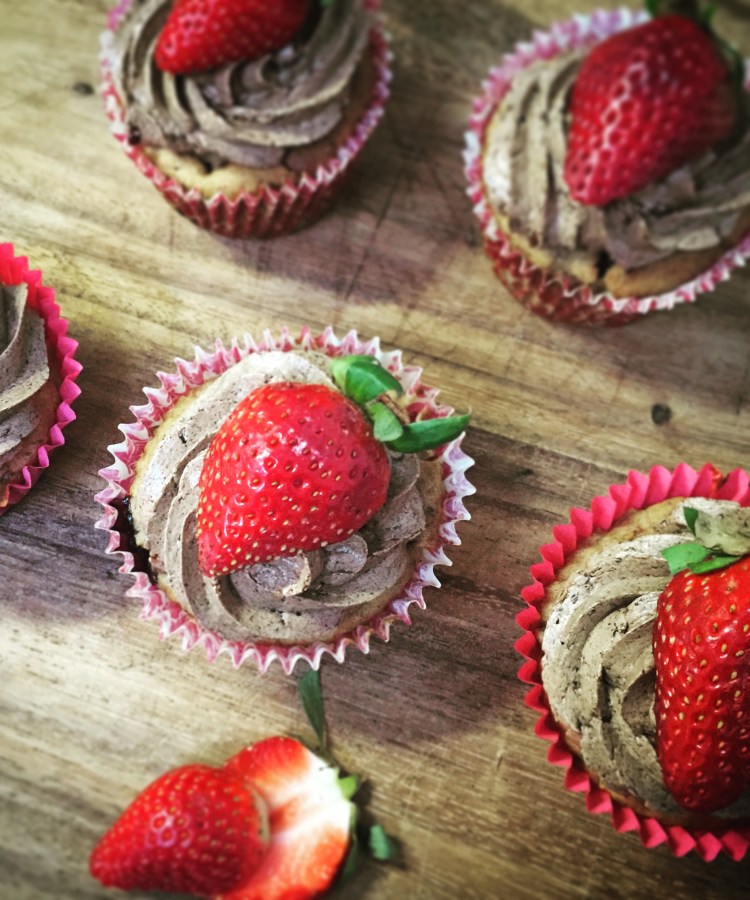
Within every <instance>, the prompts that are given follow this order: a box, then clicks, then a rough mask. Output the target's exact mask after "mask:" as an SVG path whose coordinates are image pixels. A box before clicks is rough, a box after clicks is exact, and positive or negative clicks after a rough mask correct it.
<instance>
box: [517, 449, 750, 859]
mask: <svg viewBox="0 0 750 900" xmlns="http://www.w3.org/2000/svg"><path fill="white" fill-rule="evenodd" d="M669 497H707V498H713V499H720V500H735V501H737V502H739V503H740V504H741V505H742V506H750V479H749V478H748V475H747V473H746V472H745V471H744V470H742V469H735V470H734V471H732V472H730V473H729V475H727V476H726V477H722V476H721V475H720V473H719V472H718V471H717V470H716V469H715V468H714V467H713V466H712V465H705V466H703V468H701V469H700V470H699V471H697V472H696V471H695V470H694V469H692V468H691V467H690V466H689V465H687V464H686V463H680V464H679V465H678V466H677V467H676V468H675V469H674V471H670V470H669V469H665V468H663V467H662V466H655V467H654V468H653V469H651V471H650V472H649V473H648V474H647V475H644V474H642V473H641V472H634V471H633V472H630V473H629V475H628V478H627V481H626V482H625V484H616V485H612V486H611V487H610V488H609V493H608V494H607V495H605V496H599V497H595V498H594V500H593V501H592V503H591V507H590V508H589V509H571V511H570V522H569V523H567V524H564V525H557V526H555V528H553V529H552V534H553V538H554V540H553V541H552V542H551V543H549V544H545V545H544V546H542V547H541V548H540V554H541V557H542V562H539V563H536V564H535V565H533V566H531V574H532V576H533V582H532V583H531V584H530V585H528V586H527V587H526V588H524V590H523V591H522V592H521V595H522V597H523V599H524V600H525V601H526V604H527V608H526V609H525V610H524V611H523V612H521V613H520V614H519V615H518V617H517V620H516V621H517V622H518V624H519V625H520V626H521V627H522V628H523V630H524V634H523V636H522V637H521V638H520V639H519V640H518V642H517V643H516V649H517V650H518V652H519V653H520V654H521V655H522V656H523V657H524V658H525V660H526V662H525V663H524V664H523V665H522V666H521V669H520V670H519V673H518V674H519V678H520V679H521V681H523V682H525V683H526V684H530V685H531V690H529V692H528V694H527V695H526V705H527V706H529V707H530V708H531V709H533V710H536V711H537V712H538V713H539V714H540V715H539V719H538V721H537V724H536V728H535V731H536V733H537V734H538V735H539V736H540V737H542V738H544V740H547V741H549V742H550V744H551V747H550V749H549V753H548V759H549V761H550V762H551V763H552V764H553V765H556V766H562V767H563V768H564V769H565V786H566V787H567V788H568V789H569V790H571V791H578V792H580V793H583V794H585V795H586V808H587V809H588V810H589V812H592V813H609V814H610V816H611V818H612V824H613V825H614V826H615V828H616V829H617V831H620V832H624V831H637V832H638V834H639V835H640V838H641V841H642V842H643V844H644V846H646V847H649V848H651V847H658V846H659V845H660V844H667V846H668V847H669V848H670V849H671V850H672V852H673V853H674V854H675V856H684V855H685V854H687V853H689V852H690V851H695V852H696V853H697V854H698V855H699V856H700V857H701V858H702V859H704V860H706V861H710V860H713V859H715V858H716V856H718V854H719V853H721V852H722V851H723V852H724V853H726V854H727V856H729V857H731V859H733V860H740V859H742V858H743V857H744V855H745V854H746V852H747V849H748V844H750V824H747V825H743V826H733V825H732V824H731V823H729V822H728V823H727V825H726V827H719V828H716V829H713V830H710V831H709V830H699V829H695V828H689V827H682V826H678V825H668V824H664V823H662V822H660V821H659V820H658V819H656V818H653V817H650V816H645V815H642V814H640V813H637V812H635V810H633V809H631V808H630V807H628V806H624V805H623V804H622V803H620V802H618V800H616V799H615V798H613V797H612V796H611V795H610V794H609V792H608V791H606V790H605V789H603V788H602V787H600V786H599V785H598V784H597V783H596V782H595V781H594V780H593V779H592V778H591V777H590V776H589V774H588V773H587V772H586V769H585V767H584V764H583V762H582V760H581V759H580V758H579V757H578V756H576V755H575V754H574V753H573V752H572V751H571V750H570V749H569V748H568V746H567V744H566V742H565V738H564V734H563V729H562V728H561V727H560V725H559V724H558V723H557V722H556V721H555V719H554V717H553V715H552V712H551V710H550V706H549V701H548V700H547V696H546V694H545V692H544V688H543V686H542V678H541V663H542V656H543V654H542V649H541V647H540V645H539V641H538V638H537V634H538V630H539V625H540V623H541V616H540V608H541V607H542V606H543V604H544V601H545V597H546V591H547V586H548V585H549V584H551V583H552V582H553V581H555V579H556V578H557V573H558V572H559V571H560V569H561V568H562V567H563V566H564V565H565V563H566V562H567V560H568V558H569V557H570V556H572V555H573V554H574V553H575V551H576V549H577V547H578V546H579V544H580V543H582V542H584V541H586V540H587V539H588V538H589V537H591V535H592V534H593V533H594V532H606V531H609V529H610V528H612V526H613V525H614V524H616V523H617V522H618V521H619V520H620V519H621V518H622V517H623V516H624V515H625V514H626V513H627V512H628V511H629V510H635V509H644V508H646V507H648V506H652V505H653V504H655V503H661V501H662V500H666V499H667V498H669Z"/></svg>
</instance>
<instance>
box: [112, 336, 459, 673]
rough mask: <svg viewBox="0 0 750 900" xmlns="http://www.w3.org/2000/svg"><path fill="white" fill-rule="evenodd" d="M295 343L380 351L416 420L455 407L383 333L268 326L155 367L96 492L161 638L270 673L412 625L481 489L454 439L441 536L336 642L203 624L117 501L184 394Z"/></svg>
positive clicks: (135, 594) (364, 647) (340, 654)
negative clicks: (296, 641)
mask: <svg viewBox="0 0 750 900" xmlns="http://www.w3.org/2000/svg"><path fill="white" fill-rule="evenodd" d="M294 349H298V350H318V351H320V352H323V353H326V354H327V355H328V356H340V355H345V354H350V353H361V354H365V353H366V354H369V355H370V356H374V357H376V358H377V359H378V360H379V361H380V363H381V364H382V365H383V366H384V367H385V368H387V369H388V370H389V371H390V372H392V373H393V374H394V375H395V376H396V377H397V378H398V379H399V381H400V382H401V384H402V385H403V387H404V391H405V398H406V401H407V404H408V410H409V414H410V417H411V418H412V419H415V418H434V417H438V416H446V415H450V414H451V413H452V410H451V409H450V408H449V407H446V406H441V405H439V404H438V402H437V393H438V392H437V390H436V389H434V388H431V387H428V386H427V385H425V384H423V383H422V381H421V369H419V368H416V367H414V366H406V365H404V363H403V361H402V358H401V352H400V351H398V350H396V351H392V352H388V351H384V350H381V349H380V341H379V339H378V338H373V339H372V340H369V341H363V340H361V339H360V338H359V337H358V336H357V333H356V332H355V331H350V332H349V333H348V334H346V335H344V337H343V338H338V337H337V336H336V334H335V333H334V332H333V329H331V328H327V329H326V330H325V331H324V332H323V333H322V334H320V335H315V334H313V333H312V332H311V331H310V330H309V329H307V328H305V329H304V330H303V331H302V332H301V334H300V335H299V336H298V337H293V336H292V335H291V334H290V333H289V332H288V331H287V330H286V329H284V330H282V332H281V334H280V335H279V336H278V337H274V336H273V335H272V334H271V333H270V332H268V331H266V332H264V334H263V337H262V338H261V339H260V340H258V341H256V340H255V339H254V338H253V337H252V336H251V335H249V334H245V335H244V336H243V337H242V338H241V339H239V340H238V339H236V338H235V339H233V340H232V342H231V344H230V345H229V346H228V347H226V346H225V345H224V344H222V343H221V341H217V342H216V344H215V345H214V348H213V350H212V351H204V350H202V349H200V348H196V349H195V359H194V360H192V361H186V360H183V359H176V360H175V366H176V370H177V371H176V372H175V373H173V374H165V373H163V372H158V373H157V377H158V379H159V381H160V386H159V387H157V388H146V389H144V393H145V394H146V396H147V397H148V403H146V404H145V405H144V406H133V407H131V412H132V413H133V414H134V415H135V421H134V422H130V423H128V424H123V425H120V426H119V428H120V431H122V433H123V434H124V435H125V440H124V441H123V442H122V443H119V444H114V445H112V446H111V447H109V450H110V452H111V453H112V456H113V457H114V463H113V464H112V465H110V466H108V467H107V468H105V469H102V470H101V471H100V473H99V474H100V475H101V476H102V477H103V478H104V479H105V481H106V482H107V487H106V488H105V489H104V490H103V491H101V492H100V493H99V494H98V495H97V497H96V499H97V500H98V502H99V503H101V504H102V506H103V507H104V513H103V515H102V517H101V518H100V519H99V521H98V522H97V523H96V528H99V529H101V530H103V531H106V532H107V533H108V535H109V542H108V546H107V551H106V552H107V553H109V554H112V555H116V556H118V557H120V559H121V564H120V569H119V571H120V572H122V573H123V574H127V575H130V576H132V577H133V579H134V584H133V585H132V587H131V588H130V589H129V590H128V591H127V593H126V596H128V597H131V598H132V599H134V600H135V601H136V602H139V603H140V604H141V606H142V611H141V617H142V618H143V619H154V620H156V621H157V622H159V624H160V626H161V637H162V638H167V637H170V636H171V635H177V636H179V637H180V638H181V639H182V645H183V649H184V650H186V651H187V650H190V649H191V648H192V647H194V646H202V647H203V648H204V650H205V652H206V655H207V657H208V659H209V661H211V662H212V661H213V660H215V659H216V658H217V657H218V656H219V655H220V654H222V653H226V654H227V655H229V657H230V658H231V660H232V662H233V664H234V665H235V666H236V667H238V666H240V665H242V664H243V663H244V662H246V661H248V660H252V661H253V662H255V663H256V664H257V666H258V668H259V669H260V671H261V672H265V671H266V670H267V669H268V667H269V666H270V665H271V663H273V662H274V660H277V661H278V662H279V663H280V664H281V666H282V668H283V669H284V671H285V672H286V673H287V674H290V673H291V672H292V670H293V669H294V666H295V665H296V663H297V662H299V661H302V662H304V663H307V664H308V665H309V666H310V667H311V668H313V669H317V668H318V667H319V666H320V663H321V660H322V658H323V656H324V655H325V654H328V655H330V656H332V657H333V658H334V659H335V660H336V661H337V662H343V661H344V657H345V655H346V650H347V647H349V646H350V645H351V646H354V647H356V648H357V649H359V650H361V651H362V652H363V653H368V652H369V648H370V640H371V639H372V637H378V638H380V639H381V640H383V641H387V640H388V638H389V633H390V627H391V624H392V623H393V622H395V621H401V622H403V623H404V624H406V625H409V624H411V619H410V615H409V608H410V607H411V606H412V605H416V606H417V607H419V608H420V609H425V607H426V604H425V601H424V598H423V595H422V594H423V590H424V588H425V587H428V586H431V587H439V586H440V582H439V581H438V579H437V578H436V577H435V573H434V567H435V566H436V565H445V566H449V565H451V561H450V559H449V558H448V557H447V556H446V554H445V547H446V546H447V545H450V544H455V545H457V544H460V543H461V542H460V540H459V538H458V535H457V534H456V524H457V523H458V522H460V521H462V520H465V519H468V518H470V516H469V513H468V512H467V511H466V508H465V507H464V503H463V500H464V497H467V496H469V495H470V494H473V493H474V488H473V487H472V485H471V484H470V483H469V481H468V480H467V478H466V475H465V472H466V470H467V469H468V468H469V467H470V466H471V465H473V460H472V459H471V458H470V457H469V456H467V455H466V454H465V453H464V452H463V450H462V449H461V440H462V438H458V439H456V440H455V441H452V442H451V443H450V444H447V445H446V446H445V447H444V448H443V450H442V452H441V455H440V458H441V459H442V467H443V470H442V475H443V484H444V486H445V497H444V500H443V508H442V516H441V521H440V525H439V528H438V529H437V531H438V537H437V538H436V540H435V542H434V543H433V544H432V545H431V546H429V547H426V548H424V549H423V551H422V558H421V560H420V562H419V563H418V565H417V566H416V569H415V572H414V574H413V576H412V578H411V579H410V581H409V582H408V583H407V584H406V585H405V587H404V589H403V590H402V591H401V593H400V595H399V596H398V597H396V598H394V599H393V600H391V601H390V602H389V603H388V604H387V605H386V606H385V607H384V609H383V610H382V611H381V612H379V613H378V614H377V615H376V616H374V617H373V618H372V619H370V620H369V621H367V622H366V623H364V624H361V625H358V626H356V627H355V628H354V629H352V630H351V631H349V632H347V633H346V634H343V635H341V636H339V637H337V638H335V639H334V640H332V641H317V642H314V643H312V644H309V645H291V646H285V645H279V644H271V643H265V642H254V641H232V640H227V639H226V638H223V637H222V636H221V635H220V634H218V633H216V632H214V631H210V630H209V629H207V628H205V627H204V626H203V625H201V624H200V623H199V622H198V621H196V620H195V619H194V618H193V616H192V615H190V613H188V612H186V611H185V610H184V609H183V608H182V607H181V606H179V605H178V604H177V603H175V602H173V601H171V600H170V599H169V598H168V597H167V596H166V594H165V593H164V592H163V591H162V590H161V589H160V588H158V587H156V586H155V585H154V584H153V583H152V582H151V581H150V579H149V576H148V574H147V573H146V571H145V569H144V567H143V566H142V565H139V563H138V562H137V560H136V558H135V557H134V554H133V552H131V549H130V548H131V542H132V529H130V528H129V526H128V525H127V524H126V522H125V521H124V517H123V516H122V515H121V514H120V512H119V511H118V508H117V505H118V504H119V503H121V501H122V500H123V499H124V498H126V497H127V496H128V494H129V491H130V486H131V484H132V482H133V478H134V476H135V465H136V463H137V461H138V459H139V458H140V456H141V454H142V453H143V450H144V448H145V446H146V444H147V443H148V442H149V440H150V438H151V436H152V434H153V433H154V431H155V429H156V428H157V426H158V425H159V423H160V422H161V421H162V419H163V417H164V415H165V414H166V413H167V411H168V410H169V409H171V407H172V406H173V405H174V404H175V403H176V402H177V400H179V398H180V397H182V396H183V395H185V394H186V393H188V392H189V391H190V390H191V389H193V388H195V387H197V386H198V385H201V384H203V383H204V382H206V381H208V380H210V379H211V378H214V377H216V375H218V374H220V373H221V372H224V371H225V370H226V369H228V368H230V367H231V366H233V365H235V364H236V363H237V362H239V361H240V360H241V359H243V358H244V357H246V356H249V355H250V354H252V353H258V352H262V351H268V350H284V351H289V350H294Z"/></svg>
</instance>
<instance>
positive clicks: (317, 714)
mask: <svg viewBox="0 0 750 900" xmlns="http://www.w3.org/2000/svg"><path fill="white" fill-rule="evenodd" d="M297 690H298V691H299V696H300V700H301V701H302V706H303V708H304V710H305V713H306V715H307V718H308V720H309V722H310V724H311V725H312V727H313V731H314V732H315V734H316V735H317V737H318V745H319V748H320V750H322V751H325V750H326V748H327V746H328V737H327V735H326V719H325V713H324V712H323V693H322V691H321V689H320V675H319V674H318V672H317V671H316V670H315V669H310V671H309V672H305V674H304V675H303V676H302V678H300V680H299V684H298V685H297Z"/></svg>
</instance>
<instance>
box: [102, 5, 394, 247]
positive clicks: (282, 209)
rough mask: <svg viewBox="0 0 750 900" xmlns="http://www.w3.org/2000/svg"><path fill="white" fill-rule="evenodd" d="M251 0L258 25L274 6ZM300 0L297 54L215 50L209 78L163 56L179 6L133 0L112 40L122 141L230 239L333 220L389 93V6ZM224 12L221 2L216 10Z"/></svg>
mask: <svg viewBox="0 0 750 900" xmlns="http://www.w3.org/2000/svg"><path fill="white" fill-rule="evenodd" d="M180 5H181V3H180V2H178V3H175V4H174V10H173V11H172V15H174V14H176V13H178V12H179V9H178V8H179V7H180ZM182 5H186V4H185V3H184V0H183V2H182ZM187 5H188V6H189V4H187ZM246 5H247V7H248V12H247V15H248V16H250V17H252V19H253V23H254V24H253V29H248V31H254V30H255V22H256V20H257V19H258V15H259V12H258V11H259V10H260V15H262V14H263V9H264V4H259V3H257V2H256V0H246ZM286 5H287V6H288V7H289V8H290V16H291V18H290V19H289V20H288V21H287V22H286V23H285V26H284V27H287V31H286V33H285V34H284V37H283V38H282V40H283V46H274V47H272V48H271V49H264V48H263V46H258V48H254V47H249V48H248V51H247V52H248V53H250V54H251V58H248V59H247V60H242V59H240V60H237V59H235V60H233V61H227V62H223V61H222V56H221V53H219V55H218V56H217V55H216V54H215V52H214V51H215V49H216V47H215V44H213V45H210V46H209V47H208V48H207V49H206V48H203V50H201V53H202V54H203V55H200V54H199V56H198V62H197V65H201V60H203V61H204V62H203V63H202V64H203V65H210V66H211V68H210V69H208V70H206V71H195V70H193V69H191V59H187V61H185V60H184V59H182V58H180V59H178V60H177V61H176V63H174V61H162V59H163V57H162V55H160V51H161V49H162V48H161V44H162V43H164V41H165V33H166V31H167V29H166V28H165V23H166V22H167V19H168V16H169V15H170V8H171V7H172V4H171V3H170V0H123V2H121V3H120V4H119V5H118V6H117V7H116V8H115V9H114V10H113V11H112V13H111V14H110V17H109V29H108V31H107V32H105V34H104V36H103V40H102V43H103V49H102V73H103V96H104V101H105V108H106V113H107V116H108V118H109V120H110V124H111V128H112V132H113V134H114V136H115V138H116V139H117V140H118V141H119V142H120V143H121V144H122V147H123V149H124V150H125V153H126V154H127V156H128V157H130V159H131V160H132V161H133V162H134V163H135V165H136V166H137V167H138V169H140V171H141V172H142V173H143V174H144V175H145V176H146V177H147V178H148V179H149V180H150V181H152V182H153V184H154V185H155V186H156V187H157V188H158V190H159V191H161V193H162V194H163V195H164V197H165V198H166V199H167V200H168V201H169V203H171V204H172V205H173V206H174V207H175V209H177V210H178V211H179V212H180V213H182V214H183V215H184V216H186V217H187V218H189V219H190V220H191V221H193V222H194V223H195V224H196V225H198V226H199V227H201V228H206V229H208V230H210V231H213V232H215V233H217V234H219V235H222V236H225V237H232V238H269V237H275V236H278V235H282V234H289V233H291V232H293V231H296V230H297V229H299V228H303V227H304V226H306V225H309V224H311V223H312V222H314V221H315V220H316V219H318V218H319V217H320V216H321V215H323V214H324V213H325V212H326V211H327V209H328V208H329V207H330V206H331V204H332V202H333V200H334V199H335V196H336V194H337V193H338V191H339V189H340V188H341V186H342V183H343V181H344V179H345V176H346V174H347V172H348V171H349V168H350V166H351V164H352V163H353V162H354V160H355V159H356V157H357V156H358V155H359V153H360V151H361V150H362V148H363V147H364V145H365V143H366V141H367V139H368V138H369V137H370V135H371V134H372V132H373V130H374V129H375V127H376V125H377V124H378V122H379V121H380V119H381V118H382V115H383V110H384V106H385V102H386V99H387V97H388V82H389V80H390V71H389V68H388V66H389V58H390V54H389V51H388V45H387V39H386V35H385V32H384V31H383V29H382V27H381V26H380V24H379V21H378V18H377V7H378V6H379V3H378V2H377V0H334V2H332V3H330V4H326V5H325V6H323V5H322V4H321V3H320V0H312V2H311V3H309V4H305V3H300V0H289V2H288V3H287V4H286ZM221 7H222V0H212V3H211V4H209V9H210V10H211V11H212V12H211V15H216V16H219V15H221ZM187 11H188V12H190V9H189V8H188V10H187ZM214 11H216V12H214ZM295 15H297V17H298V18H297V19H296V20H295V19H294V16H295ZM290 21H291V23H292V24H291V28H290V27H288V26H289V22H290ZM206 24H207V29H206V30H209V29H213V28H214V26H215V24H216V23H215V22H213V21H211V22H208V23H206ZM297 26H298V27H297ZM172 27H173V28H174V27H177V26H172ZM269 27H270V26H269ZM282 33H283V32H282ZM222 52H223V51H222ZM156 60H160V61H162V64H163V65H165V66H166V65H169V66H171V67H172V68H177V69H180V71H179V72H172V71H166V70H164V69H162V68H161V67H160V65H159V64H157V62H156ZM192 62H193V64H196V63H195V60H192ZM185 68H187V69H189V70H190V71H187V72H183V71H182V69H185Z"/></svg>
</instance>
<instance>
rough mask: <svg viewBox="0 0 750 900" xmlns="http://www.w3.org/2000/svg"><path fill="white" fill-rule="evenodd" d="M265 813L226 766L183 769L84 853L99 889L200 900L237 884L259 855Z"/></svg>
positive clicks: (157, 784)
mask: <svg viewBox="0 0 750 900" xmlns="http://www.w3.org/2000/svg"><path fill="white" fill-rule="evenodd" d="M266 827H267V823H266V811H265V809H264V806H263V802H262V800H259V799H258V795H257V793H256V792H255V791H254V790H253V789H252V788H251V787H250V786H249V785H248V782H247V780H246V779H245V778H244V777H243V776H242V775H241V774H240V773H238V772H235V771H233V770H231V769H213V768H210V767H209V766H201V765H189V766H183V767H182V768H179V769H174V770H173V771H171V772H167V773H166V774H165V775H162V776H161V777H160V778H157V779H156V781H154V782H153V783H152V784H151V785H149V787H147V788H146V790H145V791H144V792H143V793H142V794H140V795H139V796H138V797H137V798H136V799H135V800H134V801H133V803H132V804H131V805H130V806H129V807H128V808H127V809H126V810H125V812H124V813H123V814H122V815H121V816H120V818H119V819H118V820H117V822H115V824H114V825H113V826H112V827H111V828H110V830H109V831H108V832H107V833H106V834H105V835H104V837H103V838H102V839H101V840H100V841H99V843H98V844H97V846H96V848H95V849H94V852H93V853H92V855H91V860H90V870H91V874H92V875H93V876H94V877H95V878H97V879H99V881H101V882H102V884H104V885H106V886H107V887H118V888H123V889H124V890H133V889H139V890H146V891H148V890H159V891H171V892H174V893H188V894H197V895H201V896H205V895H206V894H210V893H212V892H215V891H220V892H221V891H228V890H232V889H233V888H235V887H237V886H238V885H240V884H242V883H244V882H245V881H246V880H247V879H248V877H249V876H250V875H251V874H252V873H253V872H254V871H255V870H256V869H257V868H258V867H259V865H260V864H261V861H262V860H263V858H264V857H265V856H266V851H267V837H266V835H265V831H266Z"/></svg>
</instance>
